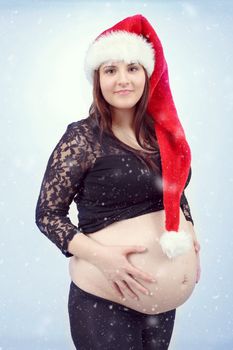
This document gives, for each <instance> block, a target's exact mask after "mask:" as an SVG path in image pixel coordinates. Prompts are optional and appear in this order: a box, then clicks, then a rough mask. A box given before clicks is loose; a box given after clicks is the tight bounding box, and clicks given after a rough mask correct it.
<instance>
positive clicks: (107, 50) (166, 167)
mask: <svg viewBox="0 0 233 350" xmlns="http://www.w3.org/2000/svg"><path fill="white" fill-rule="evenodd" d="M109 60H123V61H125V62H126V63H132V62H138V63H139V64H141V65H143V66H144V68H145V69H146V71H147V73H148V76H149V79H150V90H149V101H148V106H147V112H148V114H149V115H150V116H151V117H152V118H153V120H154V128H155V134H156V137H157V140H158V144H159V149H160V156H161V165H162V179H163V204H164V209H165V230H166V231H165V232H163V234H162V235H161V238H160V245H161V247H162V250H163V252H164V253H165V254H166V255H167V256H168V257H169V258H174V257H176V256H178V255H181V254H184V253H186V252H187V251H188V250H189V249H190V248H191V245H192V238H191V235H190V234H189V233H188V232H185V231H184V230H180V231H179V223H180V198H181V194H182V192H183V189H184V187H185V184H186V180H187V178H188V175H189V170H190V163H191V151H190V147H189V145H188V143H187V140H186V137H185V133H184V130H183V127H182V125H181V123H180V120H179V118H178V115H177V111H176V107H175V104H174V101H173V97H172V94H171V90H170V86H169V77H168V67H167V62H166V60H165V57H164V53H163V48H162V45H161V42H160V40H159V38H158V36H157V34H156V32H155V30H154V29H153V27H152V26H151V24H150V23H149V22H148V20H147V19H146V18H145V17H143V16H142V15H140V14H138V15H134V16H131V17H127V18H125V19H123V20H122V21H120V22H118V23H117V24H115V25H114V26H112V27H111V28H109V29H107V30H105V31H103V32H102V33H101V34H100V35H99V36H98V37H97V38H96V39H95V40H94V42H93V43H91V44H90V46H89V48H88V50H87V53H86V57H85V63H84V69H85V73H86V76H87V78H88V80H89V81H90V82H91V83H92V82H93V74H94V70H95V69H98V68H99V66H100V65H101V64H102V63H104V62H107V61H109Z"/></svg>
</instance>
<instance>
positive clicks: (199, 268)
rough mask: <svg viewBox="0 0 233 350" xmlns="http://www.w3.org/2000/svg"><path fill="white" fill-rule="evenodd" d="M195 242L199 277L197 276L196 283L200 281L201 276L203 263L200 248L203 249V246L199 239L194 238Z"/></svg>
mask: <svg viewBox="0 0 233 350" xmlns="http://www.w3.org/2000/svg"><path fill="white" fill-rule="evenodd" d="M193 244H194V248H195V252H196V255H197V277H196V283H198V282H199V280H200V277H201V265H200V254H199V252H200V250H201V246H200V243H199V242H198V241H197V239H196V238H194V240H193Z"/></svg>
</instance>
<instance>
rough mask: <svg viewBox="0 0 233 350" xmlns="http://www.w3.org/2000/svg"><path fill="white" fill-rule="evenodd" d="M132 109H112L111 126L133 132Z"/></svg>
mask: <svg viewBox="0 0 233 350" xmlns="http://www.w3.org/2000/svg"><path fill="white" fill-rule="evenodd" d="M133 121H134V108H132V109H130V110H129V109H125V110H124V109H120V110H119V109H116V108H115V109H114V110H113V111H112V126H116V127H118V128H123V129H125V130H134V125H133Z"/></svg>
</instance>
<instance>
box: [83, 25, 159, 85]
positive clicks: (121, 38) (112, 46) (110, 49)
mask: <svg viewBox="0 0 233 350" xmlns="http://www.w3.org/2000/svg"><path fill="white" fill-rule="evenodd" d="M109 60H116V61H118V60H119V61H121V60H124V61H125V62H126V63H133V62H137V63H139V64H142V65H143V66H144V68H145V69H146V71H147V74H148V76H149V77H150V76H151V74H152V73H153V70H154V66H155V51H154V48H153V45H152V44H151V43H149V42H147V40H146V39H145V38H144V37H143V36H141V35H137V34H135V33H130V32H127V31H125V30H116V31H111V32H109V33H106V34H104V35H102V36H100V37H99V38H98V39H97V40H96V41H94V43H92V44H91V45H90V46H89V48H88V50H87V53H86V57H85V60H84V71H85V73H86V77H87V79H88V80H89V81H90V82H92V81H93V73H94V70H95V69H98V67H99V66H100V65H101V64H102V63H104V62H107V61H109Z"/></svg>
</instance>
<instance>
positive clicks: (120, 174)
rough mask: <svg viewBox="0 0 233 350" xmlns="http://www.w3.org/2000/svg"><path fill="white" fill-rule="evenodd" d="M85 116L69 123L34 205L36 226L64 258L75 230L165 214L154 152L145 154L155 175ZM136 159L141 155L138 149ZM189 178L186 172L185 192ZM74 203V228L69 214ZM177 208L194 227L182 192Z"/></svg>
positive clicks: (128, 150)
mask: <svg viewBox="0 0 233 350" xmlns="http://www.w3.org/2000/svg"><path fill="white" fill-rule="evenodd" d="M99 131H100V128H99V127H98V125H97V123H96V122H95V121H94V120H93V118H91V117H90V116H89V117H87V118H85V119H81V120H79V121H76V122H73V123H71V124H69V125H68V126H67V129H66V131H65V133H64V134H63V136H62V137H61V139H60V141H59V142H58V143H57V145H56V146H55V148H54V150H53V152H52V154H51V155H50V157H49V160H48V164H47V167H46V170H45V174H44V177H43V180H42V184H41V188H40V193H39V198H38V201H37V205H36V213H35V216H36V224H37V226H38V228H39V229H40V231H41V232H42V233H44V234H45V235H46V236H47V237H48V238H49V239H50V240H51V241H52V242H53V243H55V244H56V246H57V247H58V248H59V249H60V250H61V252H62V253H63V254H64V255H65V256H66V257H71V256H72V255H73V254H71V253H69V252H68V250H67V247H68V243H69V241H70V240H72V238H73V236H74V235H75V234H77V233H78V232H79V231H80V232H83V233H84V234H85V233H92V232H95V231H98V230H100V229H102V228H103V227H105V226H107V225H110V224H111V223H113V222H115V221H119V220H124V219H128V218H132V217H135V216H138V215H142V214H145V213H150V212H153V211H158V210H162V209H164V206H163V200H162V194H163V190H162V177H161V162H160V154H159V151H157V152H155V153H153V155H150V157H151V159H152V160H153V161H154V162H156V164H157V166H158V171H157V172H155V171H149V170H148V168H147V167H146V166H145V164H143V162H142V161H141V160H140V158H138V157H137V156H136V155H135V154H134V152H133V149H132V148H131V147H129V146H126V145H125V144H124V143H123V142H121V141H120V140H119V139H117V138H116V137H113V136H111V135H109V134H107V133H105V132H104V133H103V139H102V142H101V141H100V137H99ZM138 153H140V155H142V154H144V151H141V150H139V151H138ZM190 178H191V168H190V172H189V177H188V179H187V182H186V185H185V188H186V187H187V185H188V183H189V181H190ZM72 201H74V202H75V203H76V206H77V210H78V226H75V225H74V224H72V223H71V221H70V219H69V216H68V212H69V207H70V204H71V203H72ZM180 207H181V209H182V211H183V213H184V216H185V218H186V220H189V221H191V222H192V224H193V220H192V216H191V213H190V208H189V205H188V202H187V199H186V196H185V193H184V192H183V193H182V196H181V201H180Z"/></svg>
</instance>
